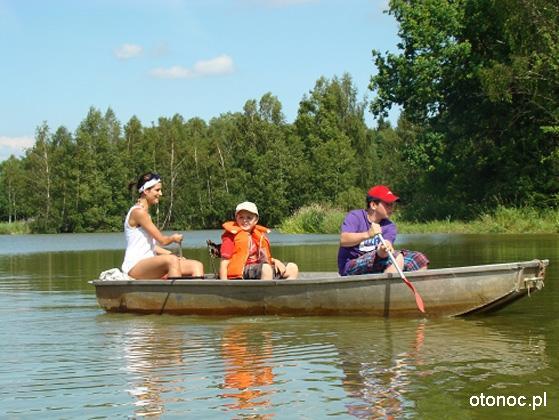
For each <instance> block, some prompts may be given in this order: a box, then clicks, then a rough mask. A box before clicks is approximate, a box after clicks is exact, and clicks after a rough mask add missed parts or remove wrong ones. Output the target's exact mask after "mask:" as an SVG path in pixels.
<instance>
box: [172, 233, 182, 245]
mask: <svg viewBox="0 0 559 420" xmlns="http://www.w3.org/2000/svg"><path fill="white" fill-rule="evenodd" d="M171 242H176V243H177V244H180V243H181V242H182V234H180V233H174V234H172V235H171Z"/></svg>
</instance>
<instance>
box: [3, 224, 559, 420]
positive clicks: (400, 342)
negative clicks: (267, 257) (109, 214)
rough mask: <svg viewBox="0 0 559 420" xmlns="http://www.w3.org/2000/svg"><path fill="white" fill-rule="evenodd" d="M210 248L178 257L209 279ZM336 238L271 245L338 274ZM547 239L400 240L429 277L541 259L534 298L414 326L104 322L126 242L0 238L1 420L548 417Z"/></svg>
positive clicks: (550, 317) (188, 236)
mask: <svg viewBox="0 0 559 420" xmlns="http://www.w3.org/2000/svg"><path fill="white" fill-rule="evenodd" d="M219 234H220V231H196V232H185V240H184V243H183V253H184V255H185V256H186V257H189V258H195V259H200V260H202V261H203V262H204V265H205V267H206V271H211V270H212V268H211V267H212V266H211V263H210V260H209V257H208V255H207V251H206V250H205V248H200V246H201V245H203V244H204V243H205V240H206V239H212V240H214V241H218V240H219ZM337 239H338V238H337V235H282V234H272V237H271V240H272V244H273V251H274V254H275V256H276V257H277V258H280V259H283V260H289V261H295V262H297V263H298V264H299V267H300V268H301V270H304V271H326V270H332V271H334V270H336V252H337V243H336V242H337ZM558 240H559V235H557V234H549V235H401V236H400V237H399V241H398V244H397V245H399V246H400V247H405V248H409V249H417V250H422V251H424V252H425V253H426V254H427V255H428V256H429V257H430V259H431V262H432V264H431V267H433V268H440V267H452V266H461V265H477V264H486V263H487V264H489V263H499V262H512V261H521V260H530V259H534V258H540V259H549V260H550V266H549V267H548V271H547V276H546V286H545V287H544V289H543V290H542V291H541V292H540V293H536V294H534V295H533V296H531V297H530V298H525V299H523V300H521V301H519V302H516V303H515V304H513V305H512V306H510V307H508V308H506V309H505V310H503V311H501V312H498V313H496V314H494V315H491V316H483V317H476V318H471V319H449V318H442V319H429V320H426V319H421V318H419V317H418V318H417V319H383V318H375V317H271V316H268V317H265V316H262V317H200V316H182V317H181V316H170V315H163V316H156V315H149V316H139V315H130V314H106V313H104V312H103V311H102V310H101V309H100V308H99V307H98V305H97V302H96V299H95V292H94V288H93V287H92V286H91V285H89V284H88V281H89V280H92V279H94V278H96V277H97V276H98V274H99V273H100V272H101V271H103V270H106V269H108V268H112V267H118V266H120V264H121V262H122V257H123V248H124V238H123V234H121V233H117V234H73V235H63V234H60V235H21V236H0V317H1V318H0V319H1V321H2V333H1V339H0V418H15V419H20V418H137V417H143V416H152V417H154V418H173V417H176V418H258V419H271V418H278V419H283V418H285V419H288V418H289V419H291V418H303V419H304V418H308V419H315V418H326V417H340V418H378V417H382V418H386V417H395V418H411V417H417V418H495V417H496V416H498V417H504V416H507V417H512V418H519V419H523V418H557V411H558V409H559V318H558V316H557V314H558V313H559V312H558V309H559V286H558V285H557V283H558V280H559V279H558V277H559V270H558V266H559V264H558V263H559V251H558V247H557V243H558ZM504 405H507V406H506V407H505V406H504Z"/></svg>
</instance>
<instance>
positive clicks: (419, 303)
mask: <svg viewBox="0 0 559 420" xmlns="http://www.w3.org/2000/svg"><path fill="white" fill-rule="evenodd" d="M377 236H378V237H379V239H380V242H381V243H382V245H383V246H384V248H385V249H386V252H387V253H388V258H390V261H391V262H392V265H393V266H394V267H396V270H398V274H399V275H400V278H401V279H402V280H403V281H404V283H406V285H407V286H408V287H409V288H410V289H411V291H412V292H413V295H414V296H415V303H416V305H417V309H419V310H420V311H421V312H423V313H425V305H424V304H423V299H422V298H421V296H420V295H419V293H418V292H417V290H416V288H415V286H414V285H413V284H412V282H411V281H409V280H408V279H407V278H406V276H405V275H404V272H403V271H402V269H401V268H400V267H399V266H398V264H397V263H396V258H394V255H393V254H392V252H391V251H390V249H389V248H388V245H387V243H386V241H385V240H384V238H383V237H382V234H381V233H377Z"/></svg>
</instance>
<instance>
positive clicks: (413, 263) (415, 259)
mask: <svg viewBox="0 0 559 420" xmlns="http://www.w3.org/2000/svg"><path fill="white" fill-rule="evenodd" d="M402 254H403V255H404V271H417V270H421V269H422V268H427V266H428V265H429V259H428V258H427V257H426V256H425V254H423V253H421V252H419V251H410V250H409V249H402Z"/></svg>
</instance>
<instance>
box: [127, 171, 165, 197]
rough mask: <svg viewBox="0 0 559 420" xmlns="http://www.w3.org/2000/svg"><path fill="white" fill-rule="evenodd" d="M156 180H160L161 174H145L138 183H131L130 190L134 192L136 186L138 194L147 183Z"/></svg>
mask: <svg viewBox="0 0 559 420" xmlns="http://www.w3.org/2000/svg"><path fill="white" fill-rule="evenodd" d="M154 178H157V179H160V178H161V177H160V176H159V174H157V173H155V172H146V173H145V174H143V175H141V176H140V178H138V181H137V182H135V181H132V182H130V183H129V184H128V190H129V191H132V188H134V186H135V187H136V192H138V191H139V190H140V188H142V186H143V185H144V184H145V183H146V182H148V181H151V180H152V179H154Z"/></svg>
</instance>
